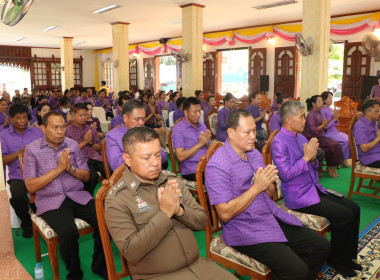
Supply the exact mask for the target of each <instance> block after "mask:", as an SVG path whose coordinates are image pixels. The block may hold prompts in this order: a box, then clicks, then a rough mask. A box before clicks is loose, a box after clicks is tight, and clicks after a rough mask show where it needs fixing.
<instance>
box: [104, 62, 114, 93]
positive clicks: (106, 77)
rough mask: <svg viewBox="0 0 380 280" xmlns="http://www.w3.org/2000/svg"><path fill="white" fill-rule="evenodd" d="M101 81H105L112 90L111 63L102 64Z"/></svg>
mask: <svg viewBox="0 0 380 280" xmlns="http://www.w3.org/2000/svg"><path fill="white" fill-rule="evenodd" d="M103 80H104V81H106V83H107V86H108V88H113V70H112V61H106V62H103Z"/></svg>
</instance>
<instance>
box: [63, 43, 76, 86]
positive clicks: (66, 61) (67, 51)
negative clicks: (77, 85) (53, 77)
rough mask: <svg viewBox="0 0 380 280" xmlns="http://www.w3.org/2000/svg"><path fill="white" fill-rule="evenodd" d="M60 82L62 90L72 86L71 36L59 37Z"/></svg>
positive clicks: (72, 54)
mask: <svg viewBox="0 0 380 280" xmlns="http://www.w3.org/2000/svg"><path fill="white" fill-rule="evenodd" d="M61 67H63V68H62V69H63V70H62V72H61V84H62V91H64V90H65V89H70V88H72V87H74V50H73V37H63V38H62V39H61Z"/></svg>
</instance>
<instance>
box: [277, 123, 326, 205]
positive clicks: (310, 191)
mask: <svg viewBox="0 0 380 280" xmlns="http://www.w3.org/2000/svg"><path fill="white" fill-rule="evenodd" d="M305 143H308V141H307V139H306V137H305V136H303V135H302V134H299V133H297V134H294V133H293V132H291V131H289V130H287V129H285V128H281V130H280V132H279V133H278V134H277V135H276V137H275V138H274V139H273V141H272V144H271V151H272V158H273V162H274V164H275V165H276V167H277V169H278V175H279V177H280V179H281V190H282V192H283V193H284V200H285V205H286V207H288V208H290V209H298V208H303V207H306V206H310V205H314V204H316V203H319V202H320V198H319V195H318V192H317V189H319V190H320V191H321V192H323V193H324V192H325V190H324V188H323V187H322V186H321V184H320V183H319V181H318V180H319V177H318V162H317V160H316V163H315V165H314V164H313V163H311V162H308V163H306V161H305V160H304V159H303V158H302V157H303V156H304V154H303V146H304V144H305Z"/></svg>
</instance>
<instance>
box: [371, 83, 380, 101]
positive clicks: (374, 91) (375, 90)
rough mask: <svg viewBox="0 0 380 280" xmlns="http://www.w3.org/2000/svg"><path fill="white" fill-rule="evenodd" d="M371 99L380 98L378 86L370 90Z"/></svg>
mask: <svg viewBox="0 0 380 280" xmlns="http://www.w3.org/2000/svg"><path fill="white" fill-rule="evenodd" d="M371 97H372V98H374V97H377V98H380V85H376V86H373V88H372V90H371Z"/></svg>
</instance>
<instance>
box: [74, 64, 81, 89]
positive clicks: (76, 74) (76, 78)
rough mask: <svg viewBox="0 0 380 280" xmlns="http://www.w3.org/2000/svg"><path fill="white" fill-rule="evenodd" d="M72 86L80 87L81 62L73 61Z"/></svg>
mask: <svg viewBox="0 0 380 280" xmlns="http://www.w3.org/2000/svg"><path fill="white" fill-rule="evenodd" d="M74 85H82V62H79V61H78V62H76V61H74Z"/></svg>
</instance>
